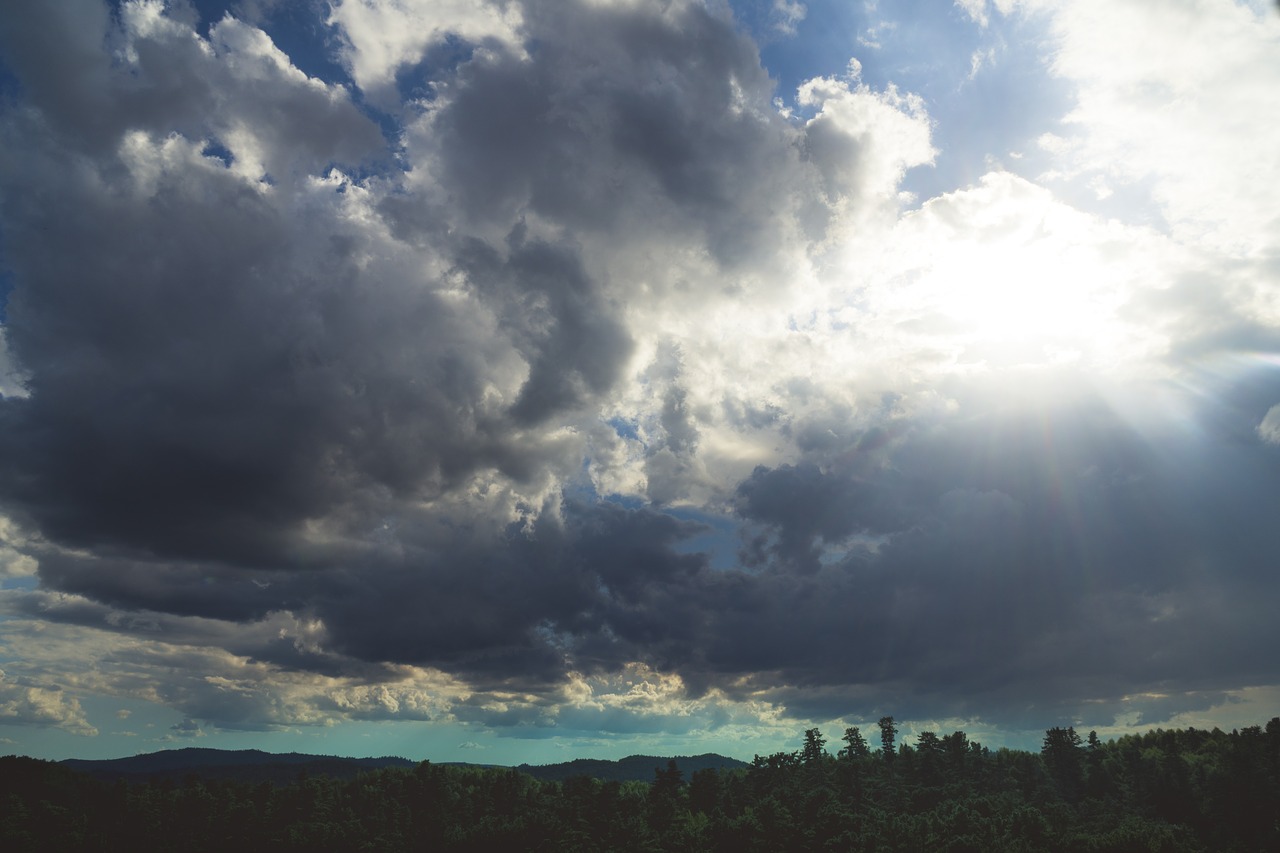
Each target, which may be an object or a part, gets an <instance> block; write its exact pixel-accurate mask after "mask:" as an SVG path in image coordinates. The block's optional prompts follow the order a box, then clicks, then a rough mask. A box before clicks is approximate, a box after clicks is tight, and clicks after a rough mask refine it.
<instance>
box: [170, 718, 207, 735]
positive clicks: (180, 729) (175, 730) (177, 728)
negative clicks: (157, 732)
mask: <svg viewBox="0 0 1280 853" xmlns="http://www.w3.org/2000/svg"><path fill="white" fill-rule="evenodd" d="M169 731H170V732H172V734H171V735H170V736H169V737H171V738H197V737H204V735H205V732H204V729H202V728H200V724H199V723H197V722H196V721H195V720H192V719H190V718H186V719H184V720H183V721H182V722H180V723H174V724H173V725H172V726H169Z"/></svg>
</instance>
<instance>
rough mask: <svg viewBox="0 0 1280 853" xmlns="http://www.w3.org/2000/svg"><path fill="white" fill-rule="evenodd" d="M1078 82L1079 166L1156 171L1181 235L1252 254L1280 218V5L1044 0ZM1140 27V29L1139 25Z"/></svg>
mask: <svg viewBox="0 0 1280 853" xmlns="http://www.w3.org/2000/svg"><path fill="white" fill-rule="evenodd" d="M1048 11H1049V13H1050V15H1051V17H1050V21H1051V31H1052V32H1053V34H1054V36H1055V38H1056V39H1057V41H1058V48H1057V50H1056V51H1055V53H1054V58H1053V66H1052V67H1053V71H1054V73H1055V74H1057V75H1059V76H1061V77H1063V78H1066V79H1067V80H1069V81H1071V82H1073V83H1074V84H1075V85H1076V86H1077V87H1078V89H1077V98H1078V101H1077V106H1076V108H1075V109H1074V110H1073V111H1072V113H1071V114H1070V115H1069V116H1068V117H1067V118H1068V122H1069V126H1071V127H1073V128H1074V129H1075V132H1076V134H1077V136H1078V138H1077V139H1076V140H1075V144H1076V145H1077V146H1078V149H1077V151H1076V152H1075V158H1074V166H1075V168H1076V169H1079V170H1081V171H1084V172H1099V173H1102V174H1104V175H1106V176H1108V177H1110V178H1112V179H1114V180H1115V181H1120V182H1124V183H1137V182H1142V181H1150V185H1151V194H1152V197H1153V198H1154V200H1155V202H1156V203H1157V204H1158V205H1159V208H1160V210H1161V211H1162V212H1163V214H1164V215H1165V216H1166V217H1167V218H1168V220H1169V222H1170V224H1171V226H1172V233H1173V236H1175V237H1176V238H1177V239H1179V240H1180V241H1184V242H1188V243H1193V244H1197V245H1202V246H1204V247H1206V248H1209V249H1212V250H1214V251H1219V252H1222V253H1224V254H1226V255H1229V256H1235V257H1255V256H1257V255H1258V254H1259V253H1263V252H1265V251H1267V250H1268V248H1269V247H1271V246H1273V245H1274V240H1275V234H1276V233H1277V231H1278V230H1280V213H1277V210H1276V206H1275V203H1274V196H1273V193H1271V191H1270V188H1271V187H1273V186H1276V185H1280V155H1278V154H1277V152H1278V151H1280V106H1278V105H1277V100H1276V98H1275V93H1276V91H1277V90H1280V63H1277V62H1276V56H1277V55H1280V16H1277V15H1276V14H1275V10H1274V9H1272V8H1265V9H1254V8H1251V7H1249V6H1247V5H1243V4H1240V3H1236V2H1232V0H1193V1H1191V0H1189V2H1183V3H1170V4H1161V5H1159V6H1152V5H1151V4H1149V3H1144V2H1140V1H1139V0H1122V2H1114V0H1085V1H1084V2H1073V3H1067V4H1062V5H1061V6H1058V5H1051V6H1049V7H1048ZM1135 32H1141V33H1142V38H1141V39H1137V40H1135V39H1134V38H1133V34H1134V33H1135Z"/></svg>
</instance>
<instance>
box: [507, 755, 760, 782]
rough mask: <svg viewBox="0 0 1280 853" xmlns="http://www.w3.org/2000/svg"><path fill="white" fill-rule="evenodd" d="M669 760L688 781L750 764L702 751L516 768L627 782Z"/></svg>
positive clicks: (537, 774) (644, 777) (550, 776)
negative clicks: (704, 773)
mask: <svg viewBox="0 0 1280 853" xmlns="http://www.w3.org/2000/svg"><path fill="white" fill-rule="evenodd" d="M668 761H674V762H675V763H676V766H677V767H679V768H680V770H682V771H683V772H684V778H685V781H688V780H689V779H690V778H691V777H692V776H693V774H694V773H696V772H697V771H699V770H709V769H714V770H736V769H738V768H741V767H750V766H751V765H749V764H747V763H746V762H745V761H739V760H738V759H736V758H726V757H725V756H723V755H717V754H715V753H713V752H707V753H703V754H702V755H675V756H660V755H628V756H627V757H626V758H620V759H618V760H617V761H608V760H605V759H602V758H578V759H575V760H573V761H566V762H563V763H561V764H543V765H530V764H521V765H520V766H518V767H516V768H515V769H516V770H519V771H520V772H521V773H528V774H529V775H530V776H532V777H534V778H535V779H545V780H554V781H563V780H565V779H570V778H572V777H574V776H591V777H594V778H596V779H602V780H604V781H606V782H612V781H618V782H628V781H632V780H637V781H641V782H652V781H653V778H654V776H653V772H654V770H658V769H662V770H665V769H666V767H667V762H668Z"/></svg>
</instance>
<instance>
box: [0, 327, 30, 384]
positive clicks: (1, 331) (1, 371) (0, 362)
mask: <svg viewBox="0 0 1280 853" xmlns="http://www.w3.org/2000/svg"><path fill="white" fill-rule="evenodd" d="M25 396H27V388H26V377H25V376H24V375H23V372H22V370H21V369H20V368H19V367H18V366H17V365H16V364H14V363H13V359H12V357H11V356H10V355H9V344H8V334H7V330H6V329H5V327H4V326H3V325H0V398H3V397H25Z"/></svg>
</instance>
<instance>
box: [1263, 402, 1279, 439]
mask: <svg viewBox="0 0 1280 853" xmlns="http://www.w3.org/2000/svg"><path fill="white" fill-rule="evenodd" d="M1258 436H1259V437H1260V438H1261V439H1262V440H1263V441H1265V442H1267V443H1268V444H1280V404H1277V405H1274V406H1272V407H1271V408H1270V409H1268V410H1267V414H1266V416H1265V417H1263V419H1262V423H1260V424H1258Z"/></svg>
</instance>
